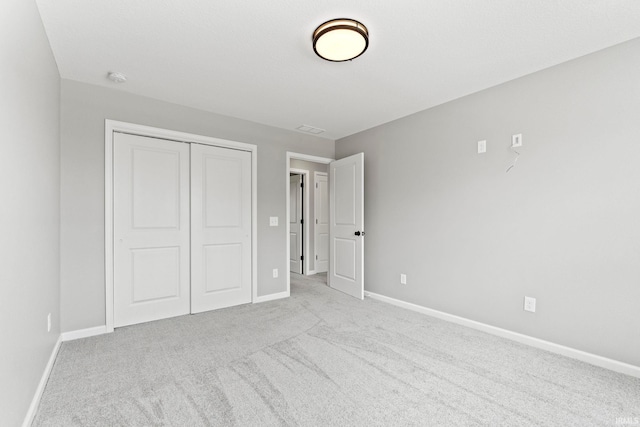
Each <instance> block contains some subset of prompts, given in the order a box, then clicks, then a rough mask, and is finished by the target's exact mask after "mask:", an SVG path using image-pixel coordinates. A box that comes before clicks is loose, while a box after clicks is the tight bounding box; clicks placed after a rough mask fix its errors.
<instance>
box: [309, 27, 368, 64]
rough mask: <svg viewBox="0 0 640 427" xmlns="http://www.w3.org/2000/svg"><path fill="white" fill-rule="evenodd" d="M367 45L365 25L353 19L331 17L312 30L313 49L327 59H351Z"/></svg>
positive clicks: (335, 60) (337, 60)
mask: <svg viewBox="0 0 640 427" xmlns="http://www.w3.org/2000/svg"><path fill="white" fill-rule="evenodd" d="M367 47H369V31H368V30H367V27H365V26H364V25H362V24H361V23H360V22H358V21H356V20H353V19H346V18H342V19H332V20H331V21H327V22H325V23H324V24H322V25H320V26H319V27H318V28H316V30H315V31H314V32H313V50H314V51H315V52H316V54H317V55H318V56H319V57H320V58H322V59H326V60H327V61H333V62H342V61H351V60H352V59H354V58H357V57H358V56H360V55H362V54H363V53H364V51H365V50H367Z"/></svg>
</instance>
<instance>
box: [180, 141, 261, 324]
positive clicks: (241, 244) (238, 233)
mask: <svg viewBox="0 0 640 427" xmlns="http://www.w3.org/2000/svg"><path fill="white" fill-rule="evenodd" d="M191 233H192V235H191V271H192V282H191V312H192V313H199V312H202V311H207V310H214V309H218V308H224V307H230V306H233V305H239V304H244V303H249V302H251V153H249V152H246V151H239V150H232V149H226V148H220V147H213V146H207V145H200V144H192V147H191Z"/></svg>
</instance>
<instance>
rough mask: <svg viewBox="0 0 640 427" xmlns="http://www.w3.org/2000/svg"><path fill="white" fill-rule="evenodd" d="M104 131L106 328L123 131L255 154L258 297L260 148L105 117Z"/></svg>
mask: <svg viewBox="0 0 640 427" xmlns="http://www.w3.org/2000/svg"><path fill="white" fill-rule="evenodd" d="M104 128H105V131H104V135H105V137H104V153H105V156H104V171H105V172H104V175H105V184H104V190H105V192H104V197H105V199H104V206H105V207H104V212H105V214H104V219H105V224H104V230H105V233H104V235H105V307H106V316H105V328H106V331H105V332H107V333H109V332H113V133H114V132H122V133H128V134H133V135H140V136H149V137H153V138H161V139H169V140H173V141H180V142H187V143H197V144H205V145H214V146H217V147H225V148H231V149H234V150H242V151H248V152H250V153H251V223H252V227H251V246H252V254H251V264H252V267H251V287H252V289H253V291H252V301H255V299H256V298H258V147H257V146H256V145H254V144H246V143H244V142H237V141H229V140H226V139H220V138H214V137H210V136H204V135H196V134H192V133H185V132H178V131H173V130H167V129H160V128H155V127H151V126H144V125H137V124H133V123H126V122H119V121H116V120H109V119H106V120H105V126H104Z"/></svg>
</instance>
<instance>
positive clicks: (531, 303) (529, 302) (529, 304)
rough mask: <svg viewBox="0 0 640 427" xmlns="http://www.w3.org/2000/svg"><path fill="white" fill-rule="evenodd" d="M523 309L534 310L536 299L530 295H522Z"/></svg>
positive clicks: (533, 311)
mask: <svg viewBox="0 0 640 427" xmlns="http://www.w3.org/2000/svg"><path fill="white" fill-rule="evenodd" d="M524 311H530V312H532V313H535V312H536V299H535V298H532V297H524Z"/></svg>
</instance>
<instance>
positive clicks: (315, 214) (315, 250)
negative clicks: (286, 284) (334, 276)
mask: <svg viewBox="0 0 640 427" xmlns="http://www.w3.org/2000/svg"><path fill="white" fill-rule="evenodd" d="M319 176H325V177H326V178H327V183H328V182H329V174H328V173H327V172H319V171H314V172H313V197H314V200H313V219H312V220H311V221H312V223H313V224H314V225H315V224H317V221H318V192H317V191H316V189H317V188H318V187H317V186H318V177H319ZM328 191H329V189H328V188H327V192H328ZM328 196H329V195H328V194H327V202H328V201H329V197H328ZM313 253H314V255H315V256H316V259H315V261H317V260H318V258H317V257H318V229H317V227H315V226H314V227H313ZM315 261H314V263H313V265H314V267H315V268H316V269H317V266H316V263H315ZM328 272H329V269H328V268H327V271H326V273H328ZM322 273H325V271H323V272H322ZM313 274H316V270H314V271H313Z"/></svg>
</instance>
